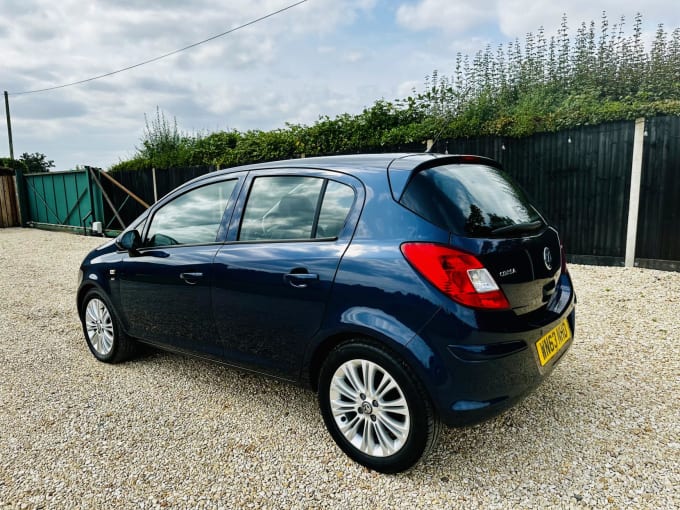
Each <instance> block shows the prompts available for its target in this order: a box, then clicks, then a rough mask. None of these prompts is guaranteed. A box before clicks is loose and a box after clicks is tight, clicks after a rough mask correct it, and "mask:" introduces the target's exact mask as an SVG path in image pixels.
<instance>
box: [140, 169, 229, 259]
mask: <svg viewBox="0 0 680 510" xmlns="http://www.w3.org/2000/svg"><path fill="white" fill-rule="evenodd" d="M236 182H237V181H236V180H235V179H232V180H229V181H222V182H217V183H213V184H208V185H206V186H202V187H200V188H196V189H193V190H191V191H187V192H186V193H184V194H183V195H180V196H179V197H177V198H175V199H174V200H172V201H171V202H168V203H167V204H165V205H164V206H163V207H161V208H160V209H159V210H158V211H156V214H155V215H154V216H153V218H152V219H151V225H150V226H149V232H148V233H147V235H146V240H145V242H144V245H145V246H168V245H174V244H202V243H214V242H215V239H216V237H217V232H218V230H219V227H220V222H221V221H222V215H223V214H224V210H225V208H226V207H227V202H228V201H229V197H230V196H231V192H232V191H233V190H234V187H235V186H236Z"/></svg>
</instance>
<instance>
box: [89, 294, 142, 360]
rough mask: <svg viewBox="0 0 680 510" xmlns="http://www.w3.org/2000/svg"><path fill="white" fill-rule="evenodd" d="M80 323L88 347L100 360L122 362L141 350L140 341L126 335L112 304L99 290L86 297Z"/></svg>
mask: <svg viewBox="0 0 680 510" xmlns="http://www.w3.org/2000/svg"><path fill="white" fill-rule="evenodd" d="M80 320H81V323H82V325H83V333H84V334H85V340H86V341H87V346H88V347H89V348H90V352H92V354H93V355H94V357H95V358H97V359H98V360H99V361H103V362H105V363H120V362H121V361H125V360H127V359H130V358H131V357H132V356H133V355H134V354H135V352H136V351H137V342H135V340H134V339H132V338H130V337H129V336H128V335H126V334H125V333H124V332H123V329H122V328H121V326H120V322H119V321H118V318H117V317H116V314H115V313H114V312H113V309H112V307H111V304H110V303H109V301H108V299H106V298H105V297H104V296H103V295H102V294H101V293H100V292H99V291H97V290H91V291H89V292H88V293H87V294H86V295H85V298H84V299H83V302H82V305H81V309H80Z"/></svg>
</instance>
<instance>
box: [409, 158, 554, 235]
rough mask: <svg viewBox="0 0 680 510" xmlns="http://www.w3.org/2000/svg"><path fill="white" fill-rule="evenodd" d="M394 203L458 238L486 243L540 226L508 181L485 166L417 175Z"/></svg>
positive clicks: (446, 167)
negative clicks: (497, 234) (515, 229)
mask: <svg viewBox="0 0 680 510" xmlns="http://www.w3.org/2000/svg"><path fill="white" fill-rule="evenodd" d="M399 202H400V203H401V204H402V205H403V206H404V207H406V208H408V209H410V210H411V211H413V212H415V213H416V214H418V215H419V216H422V217H423V218H425V219H426V220H428V221H429V222H431V223H434V224H435V225H437V226H439V227H442V228H445V229H447V230H449V231H450V232H453V233H454V234H456V235H460V236H467V237H487V236H493V235H494V231H496V230H498V229H503V228H505V227H512V226H513V225H521V224H530V223H535V222H541V223H543V219H542V218H541V216H540V215H539V214H538V212H537V211H536V209H535V208H534V207H533V206H532V205H531V203H530V202H529V199H528V198H527V197H526V195H525V193H524V192H523V191H522V189H521V188H520V187H519V186H518V185H517V184H516V183H515V182H514V181H513V180H512V179H511V178H510V176H509V175H507V174H506V173H505V172H503V171H502V170H500V169H498V168H493V167H490V166H486V165H472V164H463V165H460V164H456V165H442V166H437V167H433V168H427V169H425V170H422V171H420V172H417V173H416V174H415V175H413V176H412V177H411V180H410V181H409V183H408V185H407V186H406V189H405V190H404V193H403V194H402V197H401V199H400V200H399ZM506 235H507V234H506Z"/></svg>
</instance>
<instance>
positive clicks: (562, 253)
mask: <svg viewBox="0 0 680 510" xmlns="http://www.w3.org/2000/svg"><path fill="white" fill-rule="evenodd" d="M560 257H562V274H567V273H568V272H569V270H568V269H567V252H566V251H564V245H563V244H560Z"/></svg>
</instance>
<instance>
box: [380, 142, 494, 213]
mask: <svg viewBox="0 0 680 510" xmlns="http://www.w3.org/2000/svg"><path fill="white" fill-rule="evenodd" d="M462 164H467V165H485V166H491V167H494V168H498V169H499V170H503V166H502V165H501V164H500V163H499V162H498V161H496V160H495V159H491V158H487V157H485V156H475V155H472V154H453V155H449V154H430V153H425V154H409V155H408V156H404V157H403V158H398V159H395V160H393V161H392V162H391V163H390V165H389V166H388V167H387V179H388V181H389V183H390V190H391V191H392V197H393V198H394V200H396V201H397V202H398V201H399V200H400V199H401V195H402V194H403V193H404V190H405V189H406V186H407V185H408V183H409V181H410V180H411V179H412V178H413V176H414V175H415V174H417V173H418V172H422V171H423V170H427V169H428V168H433V167H435V166H442V165H462Z"/></svg>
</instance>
